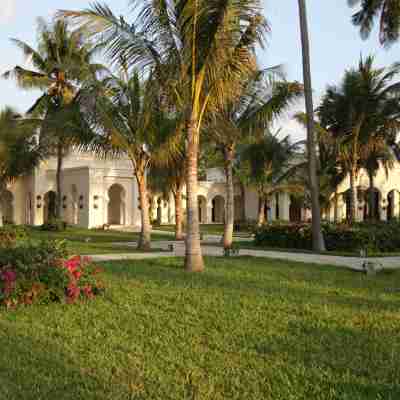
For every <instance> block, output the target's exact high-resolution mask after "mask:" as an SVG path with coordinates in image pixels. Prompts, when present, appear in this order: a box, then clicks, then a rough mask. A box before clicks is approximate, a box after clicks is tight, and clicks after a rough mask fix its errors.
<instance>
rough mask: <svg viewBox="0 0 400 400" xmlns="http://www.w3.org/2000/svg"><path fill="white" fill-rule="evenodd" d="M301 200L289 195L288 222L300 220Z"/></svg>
mask: <svg viewBox="0 0 400 400" xmlns="http://www.w3.org/2000/svg"><path fill="white" fill-rule="evenodd" d="M302 210H303V202H302V200H301V199H299V198H298V197H295V196H290V207H289V219H290V222H301V219H302V218H301V217H302Z"/></svg>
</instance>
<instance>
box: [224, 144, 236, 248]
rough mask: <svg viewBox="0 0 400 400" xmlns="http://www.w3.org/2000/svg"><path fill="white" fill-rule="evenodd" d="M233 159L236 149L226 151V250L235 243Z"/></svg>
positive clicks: (229, 148)
mask: <svg viewBox="0 0 400 400" xmlns="http://www.w3.org/2000/svg"><path fill="white" fill-rule="evenodd" d="M233 157H234V148H233V146H232V147H227V148H226V149H225V150H224V158H225V176H226V208H225V224H224V239H223V242H224V248H225V249H230V248H231V247H232V243H233V227H234V223H235V194H234V187H233Z"/></svg>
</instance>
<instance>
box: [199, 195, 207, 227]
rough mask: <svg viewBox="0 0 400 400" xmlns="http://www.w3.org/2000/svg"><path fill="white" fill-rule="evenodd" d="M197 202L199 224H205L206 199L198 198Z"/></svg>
mask: <svg viewBox="0 0 400 400" xmlns="http://www.w3.org/2000/svg"><path fill="white" fill-rule="evenodd" d="M197 198H198V201H199V222H200V223H201V224H206V223H207V199H206V198H205V197H204V196H198V197H197Z"/></svg>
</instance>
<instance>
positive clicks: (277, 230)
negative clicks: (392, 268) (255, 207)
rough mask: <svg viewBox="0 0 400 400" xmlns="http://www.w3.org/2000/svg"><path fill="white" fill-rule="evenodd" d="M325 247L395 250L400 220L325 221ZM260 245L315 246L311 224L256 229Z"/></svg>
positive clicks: (398, 243) (399, 243) (399, 239)
mask: <svg viewBox="0 0 400 400" xmlns="http://www.w3.org/2000/svg"><path fill="white" fill-rule="evenodd" d="M323 233H324V238H325V244H326V248H327V250H329V251H334V250H337V251H359V250H361V249H367V250H368V251H370V252H393V251H398V250H400V223H399V221H392V222H376V223H358V224H354V225H347V224H339V225H335V224H329V223H326V224H323ZM255 244H256V245H257V246H267V247H277V248H284V249H302V250H311V249H312V231H311V225H310V224H306V223H300V224H287V223H279V224H272V225H265V226H263V227H261V228H258V229H257V230H256V234H255Z"/></svg>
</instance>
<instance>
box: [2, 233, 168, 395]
mask: <svg viewBox="0 0 400 400" xmlns="http://www.w3.org/2000/svg"><path fill="white" fill-rule="evenodd" d="M29 236H30V238H32V239H34V240H47V239H51V240H54V239H58V240H63V239H66V240H67V242H68V250H69V252H70V253H73V254H81V255H95V254H118V253H131V252H136V249H135V247H132V246H128V245H126V246H123V245H122V246H115V243H124V242H135V241H137V240H138V238H139V235H138V234H137V233H131V232H118V231H102V230H92V229H90V230H89V229H83V228H68V229H67V230H66V231H65V232H44V231H42V230H40V229H39V228H30V230H29ZM168 239H171V238H170V237H169V236H166V235H159V234H153V235H152V240H153V241H155V242H157V241H159V240H168ZM154 247H155V248H154V250H153V251H158V249H156V247H157V246H156V245H155V246H154ZM0 400H1V398H0Z"/></svg>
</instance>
